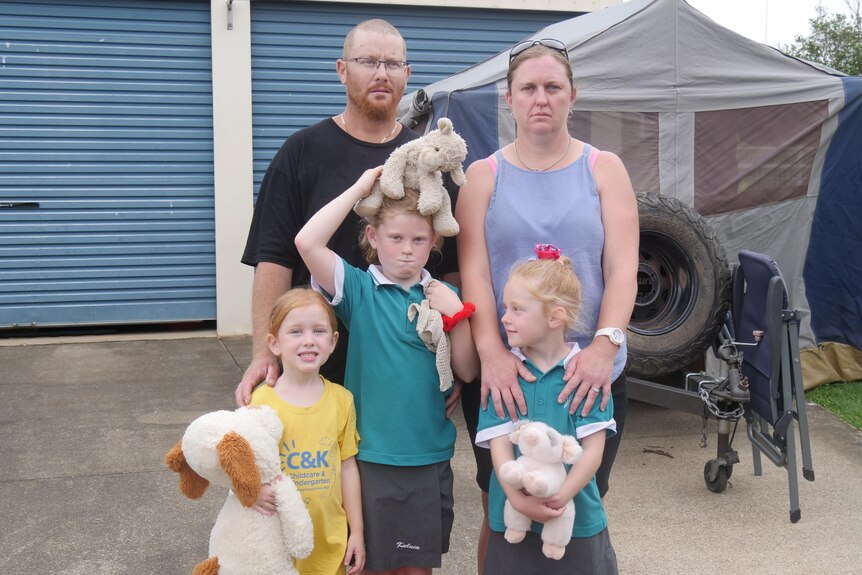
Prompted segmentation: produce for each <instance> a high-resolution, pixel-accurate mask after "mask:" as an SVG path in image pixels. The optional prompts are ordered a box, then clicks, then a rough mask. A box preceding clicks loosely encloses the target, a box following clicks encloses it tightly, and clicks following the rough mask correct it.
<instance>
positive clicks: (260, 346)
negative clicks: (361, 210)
mask: <svg viewBox="0 0 862 575" xmlns="http://www.w3.org/2000/svg"><path fill="white" fill-rule="evenodd" d="M336 70H337V72H338V77H339V79H340V80H341V83H342V84H343V85H344V86H345V88H346V91H347V105H346V107H345V108H344V111H343V112H341V113H340V114H338V115H336V116H333V117H331V118H326V119H325V120H322V121H321V122H319V123H317V124H314V125H313V126H309V127H307V128H304V129H302V130H299V131H298V132H296V133H295V134H293V135H292V136H290V137H289V138H288V139H287V140H286V141H285V142H284V144H283V145H282V146H281V149H280V150H279V151H278V153H276V155H275V157H274V158H273V159H272V162H271V163H270V165H269V168H267V170H266V175H265V176H264V178H263V182H262V183H261V186H260V193H259V195H258V198H257V204H256V205H255V208H254V216H253V218H252V222H251V228H250V230H249V234H248V241H247V243H246V247H245V252H244V253H243V257H242V262H243V263H244V264H247V265H250V266H254V267H255V273H254V284H253V290H252V325H253V334H252V338H253V339H252V341H253V350H252V360H251V363H250V364H249V366H248V369H246V371H245V374H244V376H243V379H242V381H241V382H240V384H239V385H238V386H237V389H236V402H237V405H238V406H241V405H246V404H247V403H248V401H249V400H250V397H251V391H252V389H254V387H255V386H256V385H257V384H258V383H260V382H262V381H266V382H267V383H269V384H270V385H272V384H274V383H275V380H276V379H277V378H278V376H279V373H280V370H279V365H278V361H277V360H276V358H275V356H274V355H272V352H270V351H269V348H268V347H267V345H266V332H267V327H268V325H269V313H270V311H271V310H272V306H273V304H274V303H275V300H276V298H278V296H280V295H281V294H282V293H284V292H285V291H287V290H288V289H290V288H291V287H293V286H299V285H305V284H308V283H309V281H310V276H309V273H308V270H307V268H306V267H305V265H303V263H302V259H301V258H300V257H299V254H298V253H297V251H296V246H295V245H294V238H295V236H296V233H297V232H298V231H299V229H300V228H301V227H302V226H303V225H304V224H305V222H306V221H308V219H309V218H310V217H311V216H312V215H313V214H314V213H315V212H317V210H318V209H320V208H321V207H322V206H324V205H326V204H327V203H328V202H329V201H330V200H332V199H333V198H334V197H335V196H337V195H338V194H340V193H341V192H343V191H344V190H346V189H347V188H348V187H350V186H351V185H352V184H353V183H354V182H355V181H356V180H357V179H358V178H359V176H360V175H361V174H362V172H364V171H365V170H366V169H368V168H373V167H375V166H379V165H381V164H383V163H384V162H385V161H386V159H387V158H388V157H389V154H390V153H392V151H393V150H394V149H395V148H397V147H398V146H400V145H402V144H404V143H406V142H408V141H410V140H413V139H414V138H416V137H417V135H416V134H415V133H414V132H412V131H411V130H408V129H406V128H404V127H402V126H401V124H399V123H398V122H397V121H396V119H395V114H396V109H397V106H398V102H399V100H400V99H401V95H402V94H403V93H404V88H405V87H406V86H407V79H408V78H409V77H410V65H409V64H408V63H407V46H406V44H405V42H404V38H402V37H401V34H400V33H399V32H398V30H397V29H396V28H395V27H394V26H392V25H391V24H389V23H388V22H386V21H385V20H366V21H365V22H362V23H360V24H358V25H357V26H356V27H355V28H353V29H352V30H351V31H350V32H349V33H348V34H347V36H346V37H345V39H344V51H343V53H342V57H341V58H339V59H338V60H337V61H336ZM358 222H359V219H358V217H357V216H355V215H353V214H351V216H350V217H348V218H347V219H346V220H345V222H344V223H343V224H342V225H341V227H340V228H339V230H338V231H337V232H336V234H335V235H334V236H333V238H332V242H331V244H330V247H331V248H332V249H333V250H334V251H335V252H336V253H338V254H342V255H344V257H345V259H346V260H347V261H348V263H350V264H351V265H353V266H357V267H362V268H363V269H364V268H365V267H366V264H365V260H364V258H363V257H362V254H361V253H360V251H359V248H358V246H357V231H358V228H357V226H358ZM339 331H340V332H341V338H340V340H339V345H338V348H337V349H336V352H335V353H334V354H333V355H332V357H331V358H330V360H329V362H327V364H326V365H325V366H324V368H323V370H322V375H323V376H324V377H326V378H327V379H329V380H330V381H335V382H338V383H341V382H343V381H344V358H345V350H346V349H347V345H346V340H347V336H348V334H347V330H345V329H343V326H342V328H341V329H339Z"/></svg>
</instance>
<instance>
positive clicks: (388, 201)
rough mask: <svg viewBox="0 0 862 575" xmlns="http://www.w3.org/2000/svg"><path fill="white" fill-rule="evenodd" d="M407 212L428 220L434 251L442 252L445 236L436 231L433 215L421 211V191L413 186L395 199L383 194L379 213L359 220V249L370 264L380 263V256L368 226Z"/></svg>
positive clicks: (376, 225)
mask: <svg viewBox="0 0 862 575" xmlns="http://www.w3.org/2000/svg"><path fill="white" fill-rule="evenodd" d="M399 214H406V215H408V216H419V217H420V218H423V219H425V221H427V222H428V225H429V226H431V233H432V234H434V246H433V247H432V250H431V251H432V252H435V253H438V254H439V253H440V248H442V247H443V236H441V235H440V234H438V233H437V232H435V231H434V224H433V222H432V219H431V216H425V215H422V214H421V213H420V212H419V192H418V191H416V190H414V189H412V188H404V197H403V198H400V199H397V200H393V199H392V198H390V197H388V196H386V195H385V194H384V196H383V203H382V204H381V206H380V209H379V210H377V213H376V214H374V215H373V216H369V217H366V218H363V219H362V220H360V222H359V249H361V250H362V255H363V256H365V261H367V262H368V263H369V264H378V265H379V264H380V258H379V257H378V255H377V250H376V249H374V247H373V246H372V245H371V242H369V241H368V236H367V235H366V233H365V229H366V227H367V226H372V227H373V228H375V229H377V228H378V227H379V226H380V224H382V223H383V221H384V220H385V219H386V218H390V217H392V216H397V215H399Z"/></svg>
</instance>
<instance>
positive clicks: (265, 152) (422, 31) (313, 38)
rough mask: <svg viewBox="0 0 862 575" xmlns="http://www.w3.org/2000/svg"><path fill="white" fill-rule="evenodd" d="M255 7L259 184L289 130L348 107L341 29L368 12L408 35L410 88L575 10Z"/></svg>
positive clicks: (256, 182)
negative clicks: (341, 77)
mask: <svg viewBox="0 0 862 575" xmlns="http://www.w3.org/2000/svg"><path fill="white" fill-rule="evenodd" d="M251 10H252V12H251V15H252V27H251V32H252V92H253V96H252V101H253V116H254V189H255V197H256V194H257V190H258V188H259V187H260V181H261V179H262V178H263V174H264V172H265V171H266V167H267V166H268V165H269V162H270V160H271V159H272V157H273V156H274V155H275V152H276V151H277V150H278V148H279V147H280V146H281V144H282V142H284V140H285V138H287V137H288V136H290V135H291V134H292V133H294V132H295V131H297V130H298V129H300V128H303V127H305V126H308V125H310V124H313V123H314V122H317V121H318V120H320V119H322V118H325V117H327V116H332V115H335V114H337V113H338V112H339V111H340V110H342V109H343V108H344V102H345V96H344V87H343V86H342V85H341V84H340V83H339V81H338V76H337V75H336V73H335V60H336V59H337V58H339V57H340V56H341V48H342V44H343V42H344V36H345V35H346V34H347V32H348V31H349V30H350V29H351V28H352V27H353V26H355V25H356V24H357V23H359V22H361V21H363V20H367V19H369V18H383V19H384V20H386V21H388V22H390V23H391V24H392V25H394V26H395V27H396V28H398V29H399V31H400V32H401V33H402V35H403V36H404V39H405V40H406V41H407V48H408V54H407V57H408V59H409V60H410V62H411V75H410V83H409V84H408V86H407V91H408V92H409V91H411V90H416V89H418V88H421V87H423V86H426V85H428V84H430V83H431V82H434V81H436V80H439V79H442V78H445V77H446V76H449V75H451V74H454V73H455V72H458V71H460V70H463V69H464V68H467V67H469V66H471V65H473V64H476V63H478V62H480V61H482V60H484V59H485V58H487V57H489V56H493V55H494V54H496V53H498V52H500V51H501V50H504V49H505V48H506V47H508V46H511V45H512V44H514V43H515V42H517V41H518V40H521V39H523V38H525V37H526V36H529V35H530V34H533V33H534V32H535V31H536V30H539V29H541V28H544V27H545V26H547V25H549V24H552V23H554V22H559V21H561V20H565V19H567V18H571V17H572V16H574V15H576V14H575V13H572V12H531V11H514V10H477V9H461V8H426V7H417V6H394V5H371V4H340V3H329V2H317V3H315V2H271V1H270V2H266V1H255V2H253V3H252V5H251Z"/></svg>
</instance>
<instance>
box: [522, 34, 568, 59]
mask: <svg viewBox="0 0 862 575" xmlns="http://www.w3.org/2000/svg"><path fill="white" fill-rule="evenodd" d="M533 46H544V47H545V48H550V49H551V50H556V51H557V52H559V53H560V54H562V55H563V56H565V57H566V60H568V59H569V51H568V50H566V45H565V44H563V43H562V42H560V41H559V40H556V39H554V38H542V39H541V40H525V41H523V42H521V43H520V44H515V47H514V48H512V49H511V50H510V51H509V64H511V63H512V60H514V59H515V56H517V55H518V54H520V53H521V52H523V51H524V50H528V49H530V48H532V47H533Z"/></svg>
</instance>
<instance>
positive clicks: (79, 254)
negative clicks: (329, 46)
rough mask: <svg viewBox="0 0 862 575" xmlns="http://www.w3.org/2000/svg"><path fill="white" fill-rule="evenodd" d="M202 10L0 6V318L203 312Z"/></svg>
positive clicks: (209, 180) (208, 191)
mask: <svg viewBox="0 0 862 575" xmlns="http://www.w3.org/2000/svg"><path fill="white" fill-rule="evenodd" d="M209 10H210V3H209V2H208V1H197V2H196V1H173V0H172V1H167V0H164V1H160V0H138V1H110V0H102V1H99V0H75V1H74V2H68V1H64V2H60V1H56V0H28V1H24V2H13V1H9V0H4V1H3V2H0V59H2V64H0V329H2V328H9V327H15V326H31V325H32V326H44V325H82V324H106V323H139V322H167V321H182V320H205V319H214V318H215V313H216V307H215V233H214V212H213V203H214V191H213V137H212V82H211V74H210V69H211V64H210V62H211V57H210V17H209Z"/></svg>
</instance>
